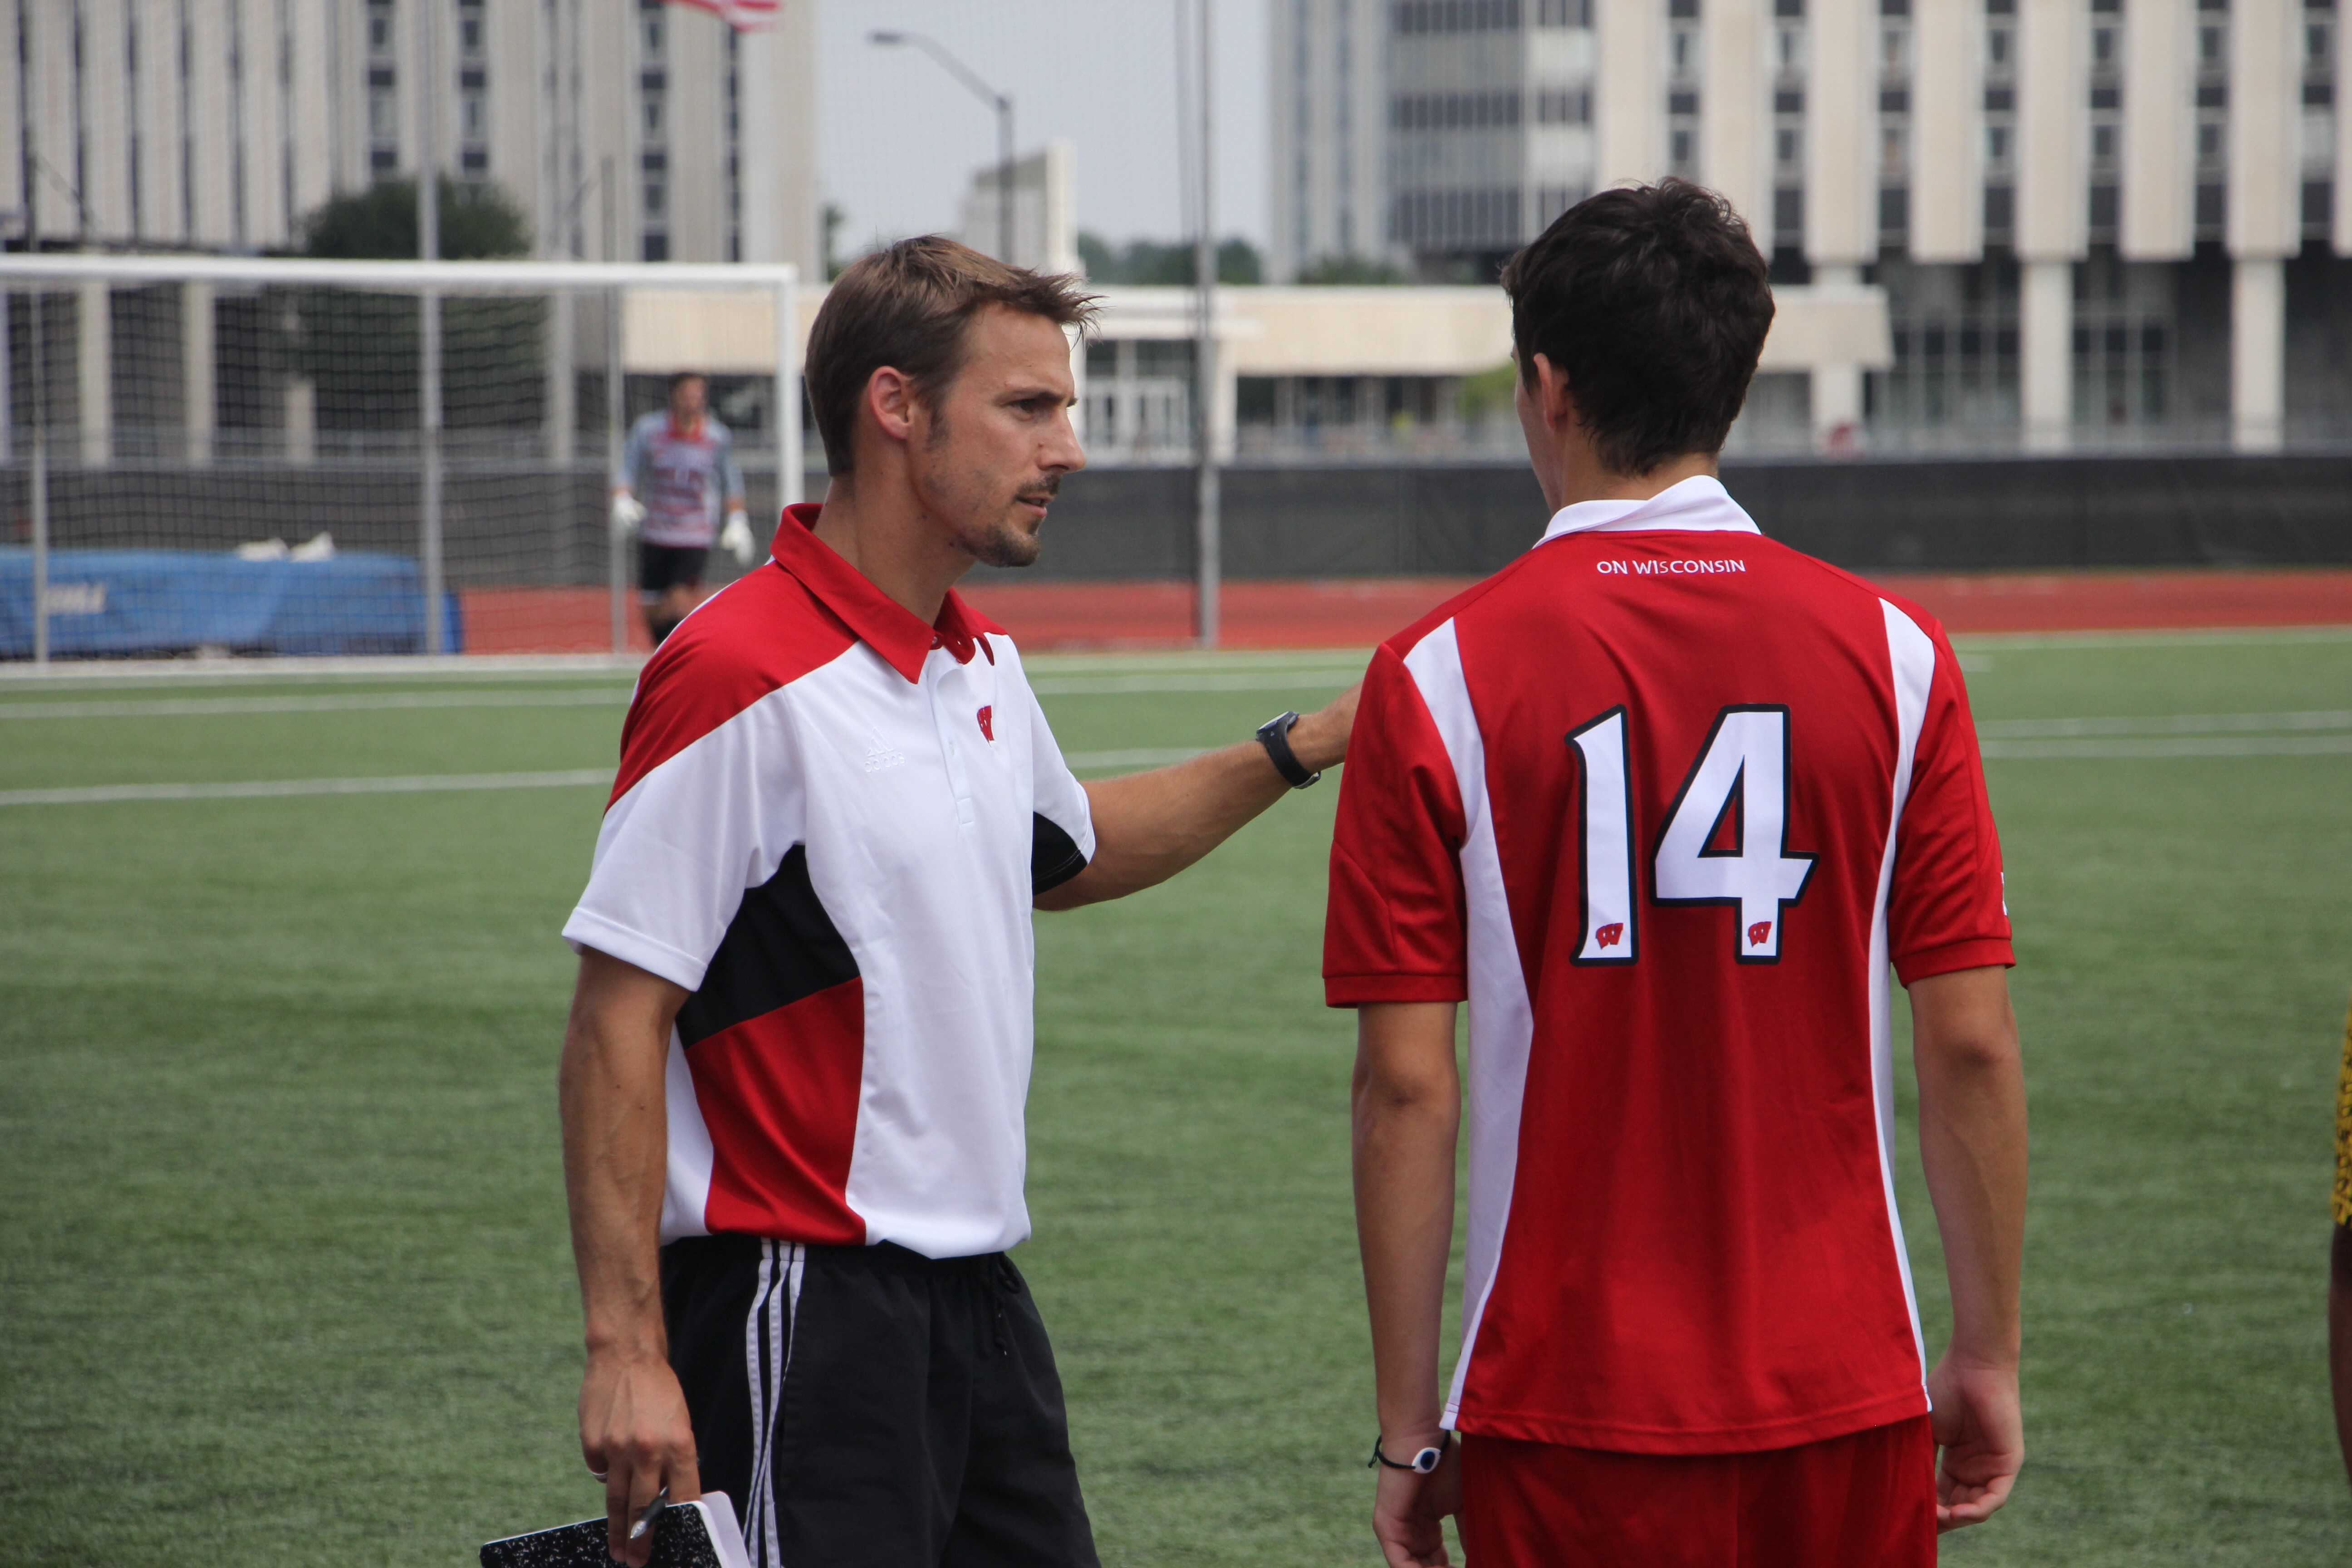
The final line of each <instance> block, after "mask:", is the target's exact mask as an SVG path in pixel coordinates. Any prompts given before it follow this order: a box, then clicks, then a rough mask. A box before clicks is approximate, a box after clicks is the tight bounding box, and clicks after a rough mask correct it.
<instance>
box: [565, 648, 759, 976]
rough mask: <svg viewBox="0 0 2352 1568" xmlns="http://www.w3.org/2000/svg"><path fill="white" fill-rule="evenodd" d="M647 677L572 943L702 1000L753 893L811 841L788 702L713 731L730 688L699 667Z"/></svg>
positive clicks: (627, 732) (657, 670) (624, 742)
mask: <svg viewBox="0 0 2352 1568" xmlns="http://www.w3.org/2000/svg"><path fill="white" fill-rule="evenodd" d="M647 672H648V679H647V682H646V684H645V685H643V686H641V687H640V689H639V690H638V693H637V696H636V698H635V700H634V701H632V702H631V703H630V705H629V716H628V719H627V721H626V722H625V724H624V726H623V728H622V734H621V768H620V776H619V778H618V780H617V781H616V785H615V789H614V796H613V801H612V804H611V805H608V806H606V807H605V810H604V826H603V827H602V828H601V829H600V830H599V831H598V833H597V835H596V854H595V859H594V861H593V866H592V868H591V869H590V871H589V874H588V887H587V889H586V890H585V891H584V892H583V893H582V894H581V895H580V902H579V904H578V905H577V907H575V908H574V909H573V910H572V918H571V919H570V920H568V921H565V922H564V926H563V936H564V940H565V941H566V942H570V943H571V944H572V947H573V949H574V950H577V951H584V950H586V949H588V948H594V949H595V950H596V951H598V952H604V953H609V954H611V955H612V956H613V957H614V958H617V959H620V960H621V961H623V962H624V963H633V964H635V965H636V967H638V968H639V969H642V970H645V971H646V972H647V973H652V974H657V975H659V976H661V977H662V978H663V979H665V980H667V981H670V982H672V983H673V984H677V985H682V986H684V987H685V988H686V989H687V990H688V991H694V990H697V989H698V988H700V986H701V984H702V977H703V972H704V971H705V970H706V969H707V968H709V963H710V960H711V957H712V955H713V954H715V953H716V952H718V951H719V942H720V940H721V939H722V938H723V937H725V936H726V934H727V928H728V925H729V923H730V921H733V920H734V918H735V913H736V910H738V909H739V908H740V906H741V904H742V902H743V895H744V894H745V893H746V892H747V891H749V890H750V889H752V888H756V887H758V886H760V885H761V884H762V883H764V882H765V881H767V880H768V879H769V878H771V877H772V876H773V875H775V872H776V868H777V867H778V866H780V865H782V862H783V858H784V856H785V855H786V853H788V852H789V851H790V850H791V848H792V847H793V845H794V844H796V843H798V842H800V841H801V839H802V837H803V833H804V821H803V818H804V816H805V812H804V806H803V802H804V799H805V795H804V792H803V789H802V787H801V769H800V763H799V758H798V756H797V754H796V750H795V747H794V744H793V738H792V727H791V725H790V724H789V723H788V722H786V721H784V720H783V718H782V713H781V710H778V709H776V708H775V707H773V706H772V704H768V705H756V706H754V707H752V708H750V709H746V710H742V711H739V712H735V713H732V714H730V715H728V716H726V717H725V718H724V719H722V720H720V721H718V722H716V723H711V722H709V719H708V718H707V717H706V715H707V714H708V713H709V709H710V697H711V689H712V688H713V687H715V686H718V685H720V684H723V682H721V681H714V680H709V679H696V677H697V675H698V673H699V672H698V671H697V670H696V669H695V668H694V661H692V660H690V659H688V660H677V661H673V662H670V663H667V664H666V665H656V666H648V667H647ZM781 700H782V699H774V700H772V703H773V702H780V701H781Z"/></svg>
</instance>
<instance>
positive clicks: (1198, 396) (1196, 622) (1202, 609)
mask: <svg viewBox="0 0 2352 1568" xmlns="http://www.w3.org/2000/svg"><path fill="white" fill-rule="evenodd" d="M1193 3H1194V4H1195V5H1198V6H1199V7H1200V10H1201V69H1200V75H1199V77H1198V79H1197V80H1198V89H1197V90H1198V91H1199V92H1200V94H1201V121H1200V138H1201V146H1200V153H1201V212H1200V227H1199V229H1198V230H1197V231H1195V233H1194V234H1193V237H1192V279H1193V285H1194V288H1195V289H1196V291H1197V292H1198V293H1199V295H1200V307H1201V321H1200V328H1199V332H1198V335H1197V336H1196V337H1195V338H1194V339H1193V347H1192V358H1193V366H1192V368H1193V373H1194V374H1193V381H1194V392H1193V402H1194V404H1195V405H1197V406H1196V408H1195V411H1194V420H1193V424H1194V426H1195V428H1197V429H1198V430H1199V432H1200V442H1201V452H1200V457H1201V474H1200V481H1199V483H1198V485H1197V486H1196V487H1195V500H1196V504H1197V506H1198V509H1199V510H1197V512H1196V513H1195V515H1194V517H1193V521H1192V528H1193V546H1194V550H1195V552H1196V553H1197V555H1198V557H1199V560H1198V566H1199V571H1200V579H1199V585H1198V588H1197V589H1196V591H1195V593H1194V595H1193V617H1194V619H1193V627H1192V630H1193V634H1194V636H1196V637H1198V638H1199V639H1200V644H1201V646H1202V647H1216V646H1217V622H1218V605H1217V599H1218V590H1219V588H1220V587H1221V585H1222V584H1221V579H1222V577H1223V561H1222V560H1221V559H1220V557H1221V554H1222V545H1223V538H1222V535H1223V519H1222V517H1221V516H1220V512H1221V503H1222V501H1223V497H1222V496H1221V495H1220V494H1219V485H1218V476H1217V432H1216V409H1217V241H1216V233H1215V230H1216V213H1217V206H1216V183H1215V174H1214V171H1215V167H1216V149H1215V146H1214V145H1213V142H1211V140H1210V134H1211V129H1212V128H1211V121H1210V110H1209V106H1210V103H1211V101H1212V100H1211V96H1210V92H1209V0H1193Z"/></svg>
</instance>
